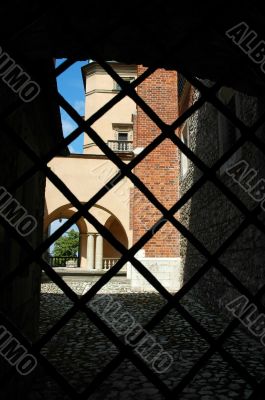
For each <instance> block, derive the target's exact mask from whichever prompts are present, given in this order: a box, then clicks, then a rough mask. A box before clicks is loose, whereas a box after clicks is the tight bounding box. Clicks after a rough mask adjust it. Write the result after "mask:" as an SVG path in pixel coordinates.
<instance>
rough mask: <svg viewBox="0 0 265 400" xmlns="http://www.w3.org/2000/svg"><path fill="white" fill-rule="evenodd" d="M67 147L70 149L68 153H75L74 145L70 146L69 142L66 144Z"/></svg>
mask: <svg viewBox="0 0 265 400" xmlns="http://www.w3.org/2000/svg"><path fill="white" fill-rule="evenodd" d="M68 149H69V150H70V153H76V151H75V149H74V146H72V145H71V144H69V145H68Z"/></svg>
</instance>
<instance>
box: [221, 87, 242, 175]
mask: <svg viewBox="0 0 265 400" xmlns="http://www.w3.org/2000/svg"><path fill="white" fill-rule="evenodd" d="M218 97H219V99H220V100H221V101H222V102H223V103H224V105H227V104H228V103H229V102H230V100H231V99H232V97H234V98H235V114H236V116H238V115H239V97H238V94H237V92H236V91H235V90H234V89H232V88H227V87H223V88H222V89H221V90H220V91H219V93H218ZM227 123H229V121H228V119H227V118H226V117H225V116H224V115H223V114H222V113H221V112H219V111H218V148H219V158H221V157H222V155H223V154H224V152H225V150H224V140H223V139H224V137H223V135H222V129H225V127H226V126H227ZM235 130H236V140H238V139H239V138H240V131H239V129H237V128H235ZM227 150H228V149H227ZM227 150H226V151H227ZM241 156H242V148H241V147H240V148H239V149H238V150H237V151H236V152H235V153H234V154H233V155H232V156H231V157H230V158H229V159H228V160H227V161H226V162H225V163H224V164H223V165H222V166H221V168H220V175H221V176H222V175H224V174H225V172H226V170H227V169H228V168H229V167H230V166H232V165H234V164H235V163H236V162H237V161H239V160H240V158H241Z"/></svg>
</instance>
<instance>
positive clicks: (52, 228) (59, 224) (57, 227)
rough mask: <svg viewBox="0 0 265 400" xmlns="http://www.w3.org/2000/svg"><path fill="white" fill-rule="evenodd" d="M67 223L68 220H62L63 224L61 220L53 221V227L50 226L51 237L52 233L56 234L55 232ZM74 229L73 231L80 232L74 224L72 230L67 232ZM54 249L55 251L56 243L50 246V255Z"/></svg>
mask: <svg viewBox="0 0 265 400" xmlns="http://www.w3.org/2000/svg"><path fill="white" fill-rule="evenodd" d="M66 221H67V219H65V218H62V220H61V222H60V220H59V219H56V220H55V221H53V222H52V223H51V225H50V235H51V234H52V233H54V232H55V231H57V229H59V228H60V227H61V226H62V225H63V224H64V223H65V222H66ZM72 229H73V230H74V231H77V232H78V231H79V230H78V227H77V225H76V224H74V225H72V226H71V228H69V229H68V230H67V231H66V232H68V231H70V230H72ZM66 232H65V233H64V234H63V236H65V235H66ZM53 249H54V243H53V244H52V245H51V246H50V248H49V253H50V254H51V253H52V252H53Z"/></svg>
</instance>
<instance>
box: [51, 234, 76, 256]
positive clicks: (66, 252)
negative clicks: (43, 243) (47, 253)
mask: <svg viewBox="0 0 265 400" xmlns="http://www.w3.org/2000/svg"><path fill="white" fill-rule="evenodd" d="M78 251H79V232H76V231H75V230H73V229H71V230H70V231H68V232H66V234H65V235H64V236H61V237H60V238H59V239H58V240H56V242H55V243H54V250H53V256H54V257H76V256H77V255H78Z"/></svg>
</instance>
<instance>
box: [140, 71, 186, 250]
mask: <svg viewBox="0 0 265 400" xmlns="http://www.w3.org/2000/svg"><path fill="white" fill-rule="evenodd" d="M144 70H145V68H144V67H142V66H138V75H140V74H141V73H143V72H144ZM137 90H138V94H139V95H140V96H141V97H142V98H143V99H144V100H145V101H146V103H147V104H148V105H149V106H150V107H151V108H152V109H153V110H154V111H155V112H156V113H157V114H158V116H159V117H160V118H161V119H162V120H163V121H164V122H166V123H173V121H175V119H176V118H177V96H176V93H177V79H176V73H175V72H172V71H165V70H161V69H160V70H157V71H156V72H155V73H154V74H152V75H151V76H150V77H149V78H148V79H146V80H145V81H144V82H143V83H142V84H141V85H140V87H139V88H138V89H137ZM136 132H137V134H136V137H135V138H134V148H137V147H140V148H145V147H146V146H147V145H148V144H149V143H151V142H152V141H153V140H154V139H155V138H156V137H157V136H158V135H159V133H160V130H159V128H158V127H157V126H156V125H155V123H154V122H152V121H151V120H150V118H149V117H148V116H147V115H146V114H145V113H144V111H142V109H140V107H137V128H136ZM177 165H178V150H177V147H176V146H175V145H174V144H173V143H172V142H171V141H170V140H168V139H166V140H165V141H163V142H162V143H161V144H160V145H159V146H158V147H157V148H156V149H155V150H153V151H152V152H151V154H149V155H148V156H147V157H146V158H145V159H144V160H143V161H141V163H140V164H139V165H138V166H137V167H136V168H135V170H134V172H135V174H136V175H137V176H138V177H139V178H140V179H141V180H142V182H143V183H144V184H145V185H146V186H147V188H148V189H149V190H150V191H151V192H152V193H153V194H154V195H155V196H156V198H157V199H158V200H159V201H160V202H161V203H162V204H163V205H164V206H165V207H167V208H170V207H172V206H173V204H175V202H176V201H177V199H178V168H177V167H176V166H177ZM160 217H161V214H160V212H159V211H157V210H156V209H155V207H154V206H153V205H152V204H151V203H150V202H149V200H147V198H146V197H145V196H144V195H143V194H142V193H141V192H140V191H139V190H138V189H134V196H133V234H134V242H136V241H137V240H138V239H139V238H140V237H141V236H142V235H143V234H144V233H145V232H146V230H147V229H150V228H151V227H152V225H153V224H154V223H155V222H156V221H157V220H158V219H159V218H160ZM178 241H179V238H178V232H177V231H176V229H175V228H173V227H172V225H171V224H170V223H166V224H165V226H164V227H163V228H162V229H161V230H160V231H158V232H157V233H156V234H155V235H154V236H153V237H152V239H151V240H150V241H149V242H148V243H147V244H146V246H145V255H146V257H177V256H178V255H179V246H178Z"/></svg>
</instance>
